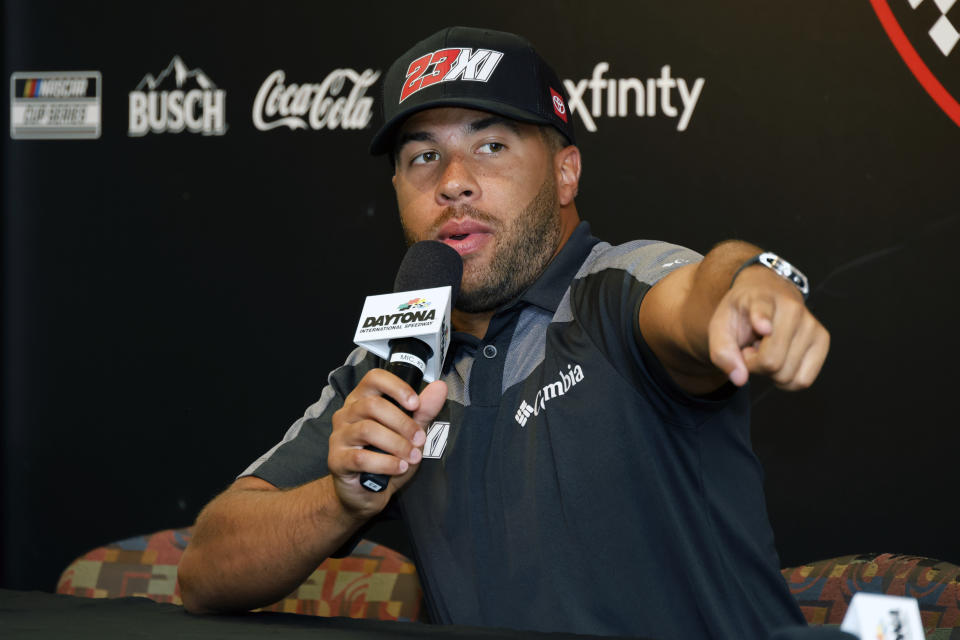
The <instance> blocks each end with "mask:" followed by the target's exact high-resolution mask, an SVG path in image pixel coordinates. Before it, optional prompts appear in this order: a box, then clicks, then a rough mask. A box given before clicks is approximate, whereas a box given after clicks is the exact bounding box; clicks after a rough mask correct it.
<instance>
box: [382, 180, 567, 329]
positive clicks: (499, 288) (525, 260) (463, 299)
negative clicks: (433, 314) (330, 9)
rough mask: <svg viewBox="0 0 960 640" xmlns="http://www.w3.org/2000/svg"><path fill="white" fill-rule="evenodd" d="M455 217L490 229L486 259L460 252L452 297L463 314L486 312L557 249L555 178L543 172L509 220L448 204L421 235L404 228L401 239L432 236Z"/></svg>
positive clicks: (517, 290)
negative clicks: (459, 270) (457, 288)
mask: <svg viewBox="0 0 960 640" xmlns="http://www.w3.org/2000/svg"><path fill="white" fill-rule="evenodd" d="M455 218H470V219H472V220H476V221H478V222H482V223H484V224H486V225H487V226H489V227H490V228H491V230H492V231H493V232H494V236H493V238H492V241H493V242H494V243H496V244H495V246H494V252H493V256H492V258H491V259H490V262H489V263H488V264H486V265H482V264H475V262H474V260H473V259H472V256H470V255H467V256H465V257H464V260H463V281H462V283H461V286H460V296H459V298H457V300H456V307H457V308H458V309H460V310H461V311H466V312H467V313H479V312H482V311H491V310H493V309H496V308H497V307H499V306H500V305H502V304H504V303H506V302H509V301H510V300H513V299H514V298H515V297H517V296H518V295H520V294H521V293H522V292H523V291H524V290H525V289H526V288H527V287H529V286H530V285H531V284H533V282H534V281H535V280H536V279H537V278H538V277H539V276H540V274H541V273H543V270H544V269H545V268H546V266H547V264H548V263H549V262H550V259H551V258H552V257H553V254H554V253H555V252H556V250H557V246H558V245H559V243H560V233H561V232H560V207H559V201H558V200H557V188H556V178H555V177H554V175H553V173H552V172H547V178H546V179H545V180H544V182H543V184H542V185H541V187H540V191H539V192H538V193H537V195H535V196H534V197H533V200H531V201H530V204H528V205H527V206H526V207H525V208H524V210H523V211H522V212H521V213H520V215H519V216H517V217H516V218H514V219H513V220H512V221H510V222H507V223H504V222H502V221H501V220H500V219H498V218H496V217H494V216H492V215H490V214H489V213H486V212H484V211H481V210H479V209H475V208H473V207H470V206H460V207H457V208H454V207H448V208H447V209H445V210H444V212H443V214H442V215H441V216H440V218H439V219H437V221H436V222H435V223H434V224H433V225H432V226H431V227H430V229H428V230H427V232H426V233H425V234H424V237H423V238H417V237H414V236H413V235H412V234H411V233H410V231H409V230H408V229H407V228H406V227H404V230H403V231H404V235H405V236H406V238H407V243H408V244H413V243H414V242H417V241H418V240H423V239H427V238H435V237H436V235H437V232H438V231H439V229H440V227H442V226H443V225H444V224H446V223H447V222H448V221H449V220H452V219H455ZM401 223H402V219H401Z"/></svg>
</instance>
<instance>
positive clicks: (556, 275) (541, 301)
mask: <svg viewBox="0 0 960 640" xmlns="http://www.w3.org/2000/svg"><path fill="white" fill-rule="evenodd" d="M598 242H600V240H599V239H598V238H595V237H593V235H591V233H590V223H589V222H586V221H582V222H580V224H578V225H577V226H576V228H575V229H574V230H573V233H572V234H570V237H569V238H568V239H567V242H566V244H564V245H563V248H561V249H560V253H558V254H557V255H556V256H555V257H554V259H553V260H551V261H550V264H548V265H547V268H546V269H544V271H543V273H541V274H540V277H539V278H537V279H536V280H535V281H534V283H533V284H532V285H530V286H529V287H528V288H527V290H526V291H524V292H523V293H522V294H520V296H518V297H517V298H514V299H513V300H511V301H510V302H508V303H506V304H505V305H503V306H502V307H500V308H499V309H497V311H496V313H495V314H494V318H493V319H491V323H494V322H496V318H497V316H500V315H501V314H504V313H508V312H510V311H511V310H513V309H516V308H518V307H522V306H523V305H525V304H530V305H534V306H537V307H540V308H541V309H544V310H545V311H548V312H550V313H554V312H556V310H557V307H559V306H560V301H561V300H562V299H563V294H564V293H566V291H567V288H568V287H569V286H570V283H571V282H572V281H573V278H574V276H576V275H577V272H578V271H579V270H580V267H581V265H583V262H584V261H585V260H586V259H587V256H588V255H590V251H591V250H593V247H594V245H596V244H597V243H598ZM481 342H482V341H481V340H480V339H478V338H476V337H474V336H472V335H470V334H469V333H465V332H463V331H454V332H453V336H452V342H451V347H453V346H454V344H456V343H464V344H466V345H470V346H472V347H473V348H477V346H478V345H479V344H480V343H481ZM454 350H455V349H451V352H453V351H454Z"/></svg>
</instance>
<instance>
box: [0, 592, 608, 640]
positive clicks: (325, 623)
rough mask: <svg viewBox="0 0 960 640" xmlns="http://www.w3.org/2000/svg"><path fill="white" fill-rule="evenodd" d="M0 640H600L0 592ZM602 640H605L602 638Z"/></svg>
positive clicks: (49, 594)
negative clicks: (202, 612) (207, 612)
mask: <svg viewBox="0 0 960 640" xmlns="http://www.w3.org/2000/svg"><path fill="white" fill-rule="evenodd" d="M0 637H2V638H4V639H6V638H71V639H72V638H91V639H92V638H96V639H97V640H100V639H103V638H178V639H179V638H225V637H230V638H239V639H241V640H242V639H244V638H264V637H268V638H307V637H309V638H318V637H319V638H324V639H325V640H326V639H328V638H334V639H336V640H373V639H376V638H436V639H437V640H439V639H441V638H457V639H461V638H462V639H471V638H477V639H480V638H482V639H484V640H493V639H503V640H514V639H517V640H519V639H520V638H524V639H527V638H530V639H534V640H536V639H543V640H547V639H549V640H584V639H588V638H594V637H599V636H585V635H577V634H572V633H536V632H532V631H514V630H510V629H480V628H475V627H460V626H441V625H427V624H421V623H415V622H387V621H378V620H352V619H350V618H321V617H316V616H305V615H296V614H291V613H271V612H263V613H247V614H243V615H232V616H198V615H191V614H189V613H187V612H186V611H184V609H183V607H179V606H177V605H172V604H161V603H158V602H154V601H152V600H148V599H146V598H116V599H92V598H79V597H75V596H63V595H56V594H52V593H45V592H41V591H12V590H9V589H0ZM607 640H609V638H607Z"/></svg>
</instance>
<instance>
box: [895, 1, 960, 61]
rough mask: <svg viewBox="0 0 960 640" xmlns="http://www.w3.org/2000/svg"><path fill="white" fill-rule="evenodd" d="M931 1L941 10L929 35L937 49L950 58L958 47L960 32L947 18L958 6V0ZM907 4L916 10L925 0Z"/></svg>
mask: <svg viewBox="0 0 960 640" xmlns="http://www.w3.org/2000/svg"><path fill="white" fill-rule="evenodd" d="M931 1H932V2H933V3H934V4H935V5H937V8H938V9H939V10H940V17H939V18H938V19H937V21H936V22H934V23H933V26H932V27H931V28H930V31H928V32H927V33H928V34H929V35H930V38H931V39H932V40H933V42H934V44H936V45H937V48H939V49H940V51H941V52H943V55H945V56H949V55H950V53H951V52H952V51H953V49H954V47H956V45H957V41H958V40H960V32H958V31H957V27H956V26H955V25H954V24H953V22H951V21H950V18H948V17H947V13H949V12H950V9H952V8H953V5H955V4H957V0H931ZM907 2H909V3H910V7H911V8H912V9H916V8H917V7H919V6H920V5H921V4H923V2H924V0H907Z"/></svg>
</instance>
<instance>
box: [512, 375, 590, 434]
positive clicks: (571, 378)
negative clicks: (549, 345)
mask: <svg viewBox="0 0 960 640" xmlns="http://www.w3.org/2000/svg"><path fill="white" fill-rule="evenodd" d="M557 373H558V374H559V376H560V379H559V380H557V381H556V382H551V383H550V384H548V385H544V387H543V388H542V389H540V390H539V391H537V397H536V398H534V400H533V404H529V403H528V402H527V401H526V400H521V401H520V406H519V407H518V408H517V414H516V415H515V416H514V419H515V420H516V421H517V424H519V425H520V426H521V427H523V426H526V424H527V420H529V419H530V416H537V415H540V412H541V411H545V410H546V408H547V402H549V401H550V400H553V399H554V398H559V397H560V396H562V395H564V394H565V393H567V392H568V391H570V389H572V388H573V387H574V386H575V385H576V384H577V383H578V382H580V381H581V380H583V368H582V367H581V366H580V365H579V364H577V365H572V364H568V365H567V370H566V371H562V370H561V371H559V372H557Z"/></svg>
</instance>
